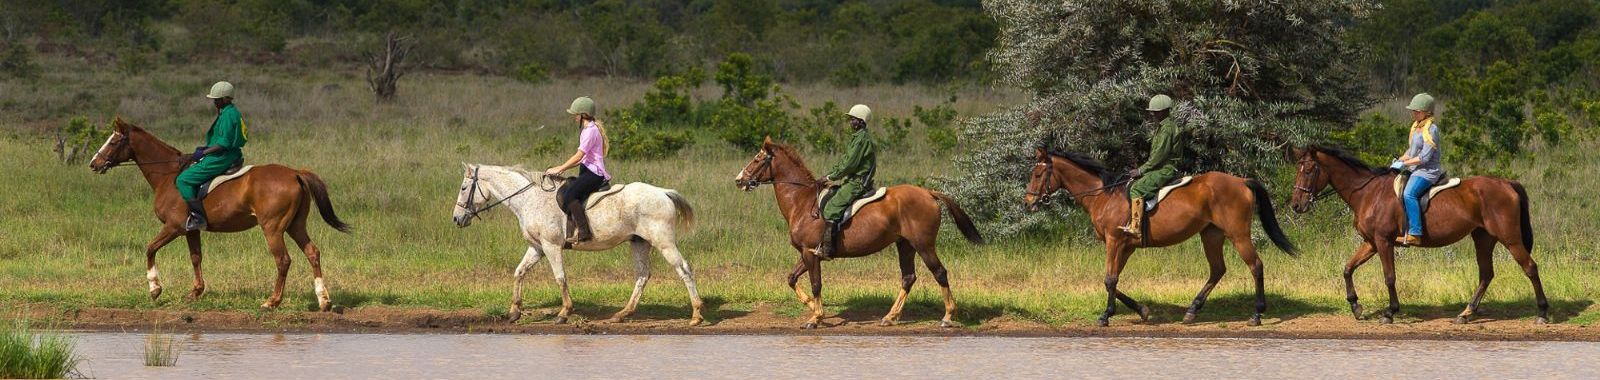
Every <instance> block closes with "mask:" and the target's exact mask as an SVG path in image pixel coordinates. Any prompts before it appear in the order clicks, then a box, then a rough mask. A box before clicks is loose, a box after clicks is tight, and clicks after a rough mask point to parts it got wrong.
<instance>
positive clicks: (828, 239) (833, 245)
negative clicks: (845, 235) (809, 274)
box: [817, 220, 839, 261]
mask: <svg viewBox="0 0 1600 380" xmlns="http://www.w3.org/2000/svg"><path fill="white" fill-rule="evenodd" d="M838 250H839V222H834V221H830V220H823V221H822V239H821V240H820V241H818V244H817V258H819V259H822V260H824V261H826V260H832V259H833V254H834V252H836V251H838Z"/></svg>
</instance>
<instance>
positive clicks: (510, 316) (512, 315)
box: [506, 309, 522, 323]
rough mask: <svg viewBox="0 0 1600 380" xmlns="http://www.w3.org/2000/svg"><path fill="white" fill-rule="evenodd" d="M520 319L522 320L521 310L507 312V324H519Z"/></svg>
mask: <svg viewBox="0 0 1600 380" xmlns="http://www.w3.org/2000/svg"><path fill="white" fill-rule="evenodd" d="M518 319H522V311H521V310H516V309H512V310H511V311H509V312H506V322H510V323H517V320H518Z"/></svg>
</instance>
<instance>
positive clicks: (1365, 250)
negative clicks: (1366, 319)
mask: <svg viewBox="0 0 1600 380" xmlns="http://www.w3.org/2000/svg"><path fill="white" fill-rule="evenodd" d="M1375 253H1378V251H1377V250H1375V249H1372V243H1368V242H1361V246H1360V247H1356V254H1355V255H1351V256H1350V261H1346V262H1345V263H1344V295H1345V297H1344V299H1345V301H1348V302H1350V314H1351V315H1353V316H1355V318H1356V319H1358V320H1359V319H1361V298H1360V297H1357V296H1356V281H1355V275H1356V268H1360V267H1361V264H1366V263H1367V260H1371V259H1372V255H1373V254H1375Z"/></svg>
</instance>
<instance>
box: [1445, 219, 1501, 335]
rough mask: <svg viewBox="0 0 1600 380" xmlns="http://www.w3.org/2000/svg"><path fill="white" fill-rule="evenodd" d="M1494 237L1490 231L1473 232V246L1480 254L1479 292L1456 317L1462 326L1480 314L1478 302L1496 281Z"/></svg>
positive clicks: (1456, 320)
mask: <svg viewBox="0 0 1600 380" xmlns="http://www.w3.org/2000/svg"><path fill="white" fill-rule="evenodd" d="M1494 244H1495V241H1494V236H1492V235H1489V231H1487V230H1484V229H1481V228H1480V229H1478V230H1476V231H1472V245H1473V248H1475V249H1477V252H1478V290H1477V291H1475V292H1473V293H1472V302H1471V303H1468V304H1467V309H1466V310H1462V311H1461V314H1458V315H1456V319H1455V321H1453V322H1455V323H1457V324H1462V323H1467V322H1470V321H1472V317H1473V316H1474V315H1476V314H1478V302H1479V301H1482V300H1483V293H1485V292H1486V291H1487V290H1489V281H1490V280H1494Z"/></svg>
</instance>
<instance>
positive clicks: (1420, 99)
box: [1406, 92, 1433, 113]
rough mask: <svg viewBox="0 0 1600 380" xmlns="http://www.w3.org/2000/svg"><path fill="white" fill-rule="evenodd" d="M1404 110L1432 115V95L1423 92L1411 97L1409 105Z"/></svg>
mask: <svg viewBox="0 0 1600 380" xmlns="http://www.w3.org/2000/svg"><path fill="white" fill-rule="evenodd" d="M1406 109H1408V110H1412V111H1419V112H1427V113H1433V95H1428V93H1426V92H1424V93H1421V94H1417V96H1413V97H1411V104H1410V105H1407V106H1406Z"/></svg>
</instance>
